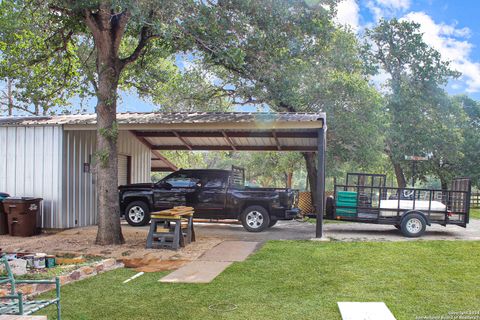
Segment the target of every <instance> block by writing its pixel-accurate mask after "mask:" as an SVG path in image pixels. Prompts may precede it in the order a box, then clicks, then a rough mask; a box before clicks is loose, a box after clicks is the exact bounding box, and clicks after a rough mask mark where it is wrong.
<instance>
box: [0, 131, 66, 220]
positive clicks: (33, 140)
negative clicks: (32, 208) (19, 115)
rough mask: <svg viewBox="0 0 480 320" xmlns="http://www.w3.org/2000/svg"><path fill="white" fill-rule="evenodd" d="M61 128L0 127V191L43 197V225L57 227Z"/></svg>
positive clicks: (59, 201) (59, 202)
mask: <svg viewBox="0 0 480 320" xmlns="http://www.w3.org/2000/svg"><path fill="white" fill-rule="evenodd" d="M61 132H62V128H60V127H58V126H47V127H22V126H18V127H0V139H1V141H3V143H2V144H4V146H1V147H0V163H1V164H0V188H1V189H0V191H4V192H7V193H9V194H10V195H12V196H33V197H40V198H43V199H44V200H43V201H42V208H41V212H42V216H41V225H42V227H46V228H55V227H58V225H56V223H55V222H56V220H57V219H56V216H57V215H58V214H59V212H60V210H59V208H60V207H61V202H62V201H61V200H62V199H61V193H60V192H59V190H60V179H61V177H60V174H61V170H62V167H61V164H60V163H59V161H58V155H59V153H60V151H61V150H60V143H61V139H62V134H61Z"/></svg>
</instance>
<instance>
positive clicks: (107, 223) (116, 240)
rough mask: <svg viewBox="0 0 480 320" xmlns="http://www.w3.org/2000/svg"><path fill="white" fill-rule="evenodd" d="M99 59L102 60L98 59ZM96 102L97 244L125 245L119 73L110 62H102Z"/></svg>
mask: <svg viewBox="0 0 480 320" xmlns="http://www.w3.org/2000/svg"><path fill="white" fill-rule="evenodd" d="M99 60H100V59H99ZM99 65H100V66H99V68H103V70H101V71H100V70H98V71H99V73H98V74H99V77H98V101H97V107H96V111H97V177H98V179H97V181H98V183H97V196H98V233H97V240H96V243H97V244H101V245H107V244H122V243H124V238H123V235H122V230H121V225H120V208H119V204H118V176H117V171H118V168H117V166H118V162H117V135H118V131H117V125H116V119H117V113H116V111H117V97H116V92H117V86H118V73H117V72H116V70H115V66H112V65H111V64H109V63H108V61H105V62H103V63H102V62H100V63H99Z"/></svg>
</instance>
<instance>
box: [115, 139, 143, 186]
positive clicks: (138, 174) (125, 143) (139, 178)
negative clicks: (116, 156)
mask: <svg viewBox="0 0 480 320" xmlns="http://www.w3.org/2000/svg"><path fill="white" fill-rule="evenodd" d="M118 153H121V154H125V155H129V156H131V157H132V183H141V182H150V181H151V178H150V171H151V150H150V149H149V148H148V147H147V146H145V145H144V144H143V143H141V142H140V141H139V140H138V139H137V138H136V137H135V136H134V135H133V134H132V133H130V132H128V131H120V133H119V139H118Z"/></svg>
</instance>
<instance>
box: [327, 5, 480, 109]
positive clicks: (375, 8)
mask: <svg viewBox="0 0 480 320" xmlns="http://www.w3.org/2000/svg"><path fill="white" fill-rule="evenodd" d="M479 12H480V1H478V0H457V1H454V0H344V1H342V2H341V3H340V4H339V6H338V14H337V22H338V23H340V24H346V25H348V26H350V27H351V28H352V29H353V30H355V32H357V33H358V34H362V32H363V31H364V30H365V28H369V27H372V26H373V25H374V24H375V23H376V22H377V21H378V20H379V19H381V18H385V19H390V18H393V17H396V18H398V19H404V20H408V21H415V22H417V23H419V24H420V30H421V32H422V33H423V34H424V37H423V38H424V41H425V42H426V43H427V44H428V45H430V46H431V47H433V48H435V49H437V50H438V51H439V52H440V53H441V55H442V58H443V59H444V60H447V61H450V63H451V67H452V68H453V69H455V70H457V71H459V72H461V73H462V76H461V77H460V78H459V79H458V80H454V81H450V83H449V84H448V86H447V91H448V92H449V93H450V94H460V93H465V94H468V95H470V96H471V97H472V98H474V99H477V100H480V49H479V47H480V20H479V19H478V14H479ZM377 80H381V76H379V77H377Z"/></svg>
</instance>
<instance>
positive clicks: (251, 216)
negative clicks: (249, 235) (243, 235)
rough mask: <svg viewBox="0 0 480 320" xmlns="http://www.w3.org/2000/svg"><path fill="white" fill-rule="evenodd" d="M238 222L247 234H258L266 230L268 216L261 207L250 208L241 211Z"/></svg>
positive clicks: (268, 220) (268, 222) (268, 221)
mask: <svg viewBox="0 0 480 320" xmlns="http://www.w3.org/2000/svg"><path fill="white" fill-rule="evenodd" d="M240 221H242V225H243V227H244V228H245V229H246V230H247V231H249V232H260V231H263V230H265V229H266V228H268V226H269V224H270V216H269V215H268V211H267V210H266V209H265V208H264V207H262V206H250V207H247V208H246V209H245V210H243V212H242V214H241V216H240Z"/></svg>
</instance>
